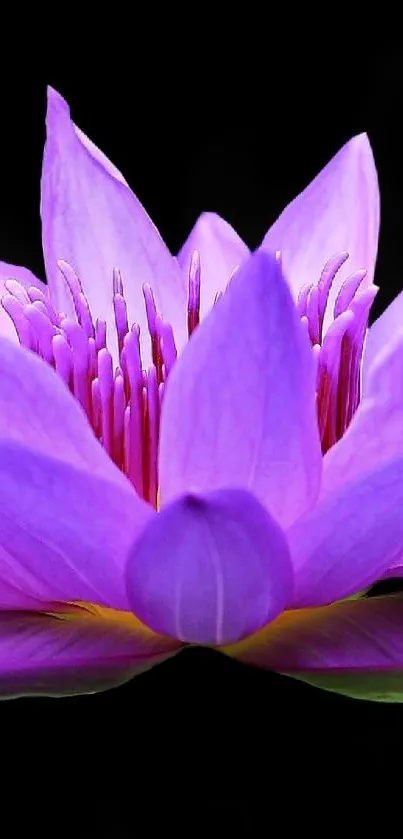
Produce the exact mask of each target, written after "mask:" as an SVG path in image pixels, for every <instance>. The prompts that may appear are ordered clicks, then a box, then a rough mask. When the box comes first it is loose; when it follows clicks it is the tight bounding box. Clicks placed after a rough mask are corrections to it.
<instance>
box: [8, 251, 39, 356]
mask: <svg viewBox="0 0 403 839" xmlns="http://www.w3.org/2000/svg"><path fill="white" fill-rule="evenodd" d="M7 280H18V282H19V283H21V285H22V286H24V288H29V287H30V286H36V288H40V289H41V290H42V291H44V292H45V294H47V287H46V285H45V283H43V282H42V280H39V279H38V277H35V274H33V273H32V271H29V269H28V268H23V267H22V266H21V265H9V263H8V262H0V301H1V298H2V297H3V295H4V294H7V289H6V288H5V286H4V283H5V282H6V281H7ZM0 335H1V337H2V338H8V339H9V340H11V341H13V342H15V343H18V338H17V333H16V331H15V327H14V324H13V322H12V320H11V318H10V317H9V315H8V314H7V312H5V311H4V309H3V306H1V304H0Z"/></svg>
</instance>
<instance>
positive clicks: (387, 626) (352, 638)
mask: <svg viewBox="0 0 403 839" xmlns="http://www.w3.org/2000/svg"><path fill="white" fill-rule="evenodd" d="M402 626H403V598H402V597H401V596H396V595H393V596H389V597H377V598H375V597H374V598H369V599H364V600H354V601H349V602H344V603H336V604H334V605H332V606H327V607H325V608H319V609H308V610H305V609H303V610H302V609H301V610H297V611H295V612H286V613H285V614H283V615H281V616H280V617H279V618H278V619H277V620H276V621H274V622H273V623H272V624H271V625H270V626H268V627H266V628H264V629H262V630H260V632H257V633H256V634H255V635H254V636H252V637H251V638H247V639H245V640H244V641H241V642H240V643H239V644H235V645H234V646H232V647H229V648H228V649H227V650H226V652H228V654H229V655H232V656H235V657H236V658H238V659H240V660H241V661H244V662H246V663H248V664H254V665H256V666H258V667H266V668H268V669H273V670H280V671H281V672H284V673H288V674H290V675H293V676H298V677H299V678H303V679H304V680H305V681H309V682H311V683H312V684H318V686H320V687H324V688H327V689H328V690H336V691H339V692H341V693H346V694H349V695H352V696H359V697H361V698H367V699H383V700H386V701H396V700H400V701H402V699H403V632H402ZM390 677H392V679H391V678H390ZM393 677H394V678H393Z"/></svg>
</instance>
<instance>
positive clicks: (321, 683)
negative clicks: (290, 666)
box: [282, 670, 403, 702]
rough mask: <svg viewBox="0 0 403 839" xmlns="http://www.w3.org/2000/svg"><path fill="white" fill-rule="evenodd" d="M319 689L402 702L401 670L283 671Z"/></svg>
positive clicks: (375, 700)
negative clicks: (348, 671)
mask: <svg viewBox="0 0 403 839" xmlns="http://www.w3.org/2000/svg"><path fill="white" fill-rule="evenodd" d="M282 675H283V676H288V677H290V678H292V679H298V681H301V682H307V684H309V685H312V686H313V687H317V688H320V689H321V690H327V691H332V692H333V693H338V694H341V695H342V696H348V697H350V698H351V699H366V700H369V701H371V702H403V670H394V671H393V672H392V671H387V670H384V671H378V672H375V671H374V672H368V671H367V672H362V673H357V671H355V672H352V673H346V672H344V673H340V672H339V673H326V674H325V673H320V674H316V673H315V672H314V671H310V672H306V673H303V674H299V673H298V674H297V673H283V674H282Z"/></svg>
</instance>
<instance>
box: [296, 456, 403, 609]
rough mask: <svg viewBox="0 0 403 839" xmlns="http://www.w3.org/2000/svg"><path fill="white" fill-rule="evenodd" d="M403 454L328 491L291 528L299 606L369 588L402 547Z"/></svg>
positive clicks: (317, 603)
mask: <svg viewBox="0 0 403 839" xmlns="http://www.w3.org/2000/svg"><path fill="white" fill-rule="evenodd" d="M402 509H403V458H400V459H397V460H394V461H391V462H390V463H387V464H385V465H384V466H382V467H381V468H380V469H378V470H376V471H373V472H370V473H368V474H367V475H364V476H362V477H360V478H358V479H357V480H355V481H351V482H349V483H348V484H347V485H346V486H344V487H341V488H340V489H338V490H337V491H335V492H333V493H329V495H327V496H326V497H325V498H324V499H323V500H322V501H321V502H320V503H319V504H318V505H317V507H316V508H315V509H314V510H313V511H311V512H310V513H308V515H306V516H305V517H302V518H301V519H300V520H299V521H298V522H296V524H295V525H294V526H293V527H292V528H291V529H290V530H289V532H288V534H287V536H288V540H289V544H290V548H291V555H292V559H293V567H294V574H295V600H294V606H296V607H299V606H317V605H322V604H326V603H331V602H332V601H334V600H339V599H340V598H342V597H346V596H347V595H350V594H353V593H355V592H358V591H360V590H361V589H364V588H366V587H367V586H368V585H370V584H371V583H373V582H374V581H375V580H376V579H377V578H378V577H380V576H381V575H382V574H383V573H384V572H385V571H386V570H387V569H388V568H389V566H390V565H392V564H393V563H394V562H395V561H396V560H397V559H398V558H399V556H400V555H401V554H402V551H403V516H402Z"/></svg>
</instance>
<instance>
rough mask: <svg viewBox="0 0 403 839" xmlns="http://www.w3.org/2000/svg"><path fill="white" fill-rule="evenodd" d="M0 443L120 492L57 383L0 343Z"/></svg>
mask: <svg viewBox="0 0 403 839" xmlns="http://www.w3.org/2000/svg"><path fill="white" fill-rule="evenodd" d="M0 439H1V440H2V441H5V440H9V441H11V440H14V441H15V442H19V443H23V444H24V445H25V446H27V447H28V448H30V449H32V450H34V451H37V452H42V453H43V454H47V455H51V456H52V457H55V458H58V459H60V460H64V461H66V462H69V463H71V464H74V465H76V466H79V467H80V468H81V469H85V470H87V471H90V472H91V473H92V474H94V475H99V476H100V477H104V478H107V479H108V480H110V481H114V482H116V483H118V484H120V485H121V486H123V487H128V486H129V484H128V481H127V480H126V478H125V477H124V476H123V474H122V473H121V472H120V471H119V469H118V468H117V467H116V466H115V465H114V463H112V461H111V460H110V458H109V457H108V455H107V454H106V452H105V450H104V449H103V448H102V446H101V445H100V443H99V442H98V441H97V439H96V438H95V436H94V434H93V432H92V429H91V427H90V425H89V423H88V420H87V417H86V415H85V413H84V411H83V410H82V408H81V407H80V406H79V404H78V402H76V400H75V399H74V398H73V396H72V395H71V394H70V392H69V390H68V389H67V387H66V385H65V384H64V382H63V381H62V379H61V378H60V377H59V376H58V375H57V374H56V373H55V372H54V371H53V370H52V368H51V367H50V366H49V365H48V364H46V362H44V361H43V360H42V359H40V358H38V356H36V355H34V353H31V352H30V351H29V350H26V349H23V348H22V347H19V346H16V345H15V344H13V343H11V341H7V340H4V339H3V338H0Z"/></svg>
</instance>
